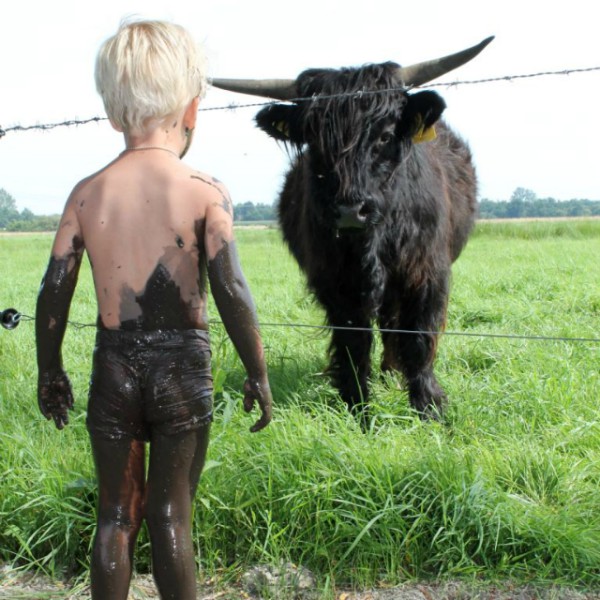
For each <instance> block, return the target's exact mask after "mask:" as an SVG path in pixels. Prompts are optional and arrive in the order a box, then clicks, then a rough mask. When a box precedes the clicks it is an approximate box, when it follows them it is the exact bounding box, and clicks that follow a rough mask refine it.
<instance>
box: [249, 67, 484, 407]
mask: <svg viewBox="0 0 600 600" xmlns="http://www.w3.org/2000/svg"><path fill="white" fill-rule="evenodd" d="M396 67H397V65H395V64H394V63H384V64H381V65H367V66H364V67H361V68H357V69H342V70H339V71H338V70H335V71H334V70H316V69H312V70H309V71H305V72H304V73H302V74H301V75H300V76H299V77H298V79H297V88H298V92H299V97H302V98H310V97H311V96H314V97H313V98H312V99H311V100H299V101H297V102H295V103H294V104H291V105H282V104H279V105H277V104H275V105H270V106H268V107H266V108H264V109H263V110H261V111H260V112H259V114H258V115H257V117H256V120H257V124H258V125H259V127H261V128H262V129H263V130H265V131H266V132H267V133H268V134H269V135H271V136H273V137H275V138H276V139H279V140H284V141H286V143H288V144H290V145H291V146H292V147H293V148H294V149H295V153H294V158H293V164H292V167H291V169H290V171H289V172H288V174H287V177H286V180H285V183H284V187H283V190H282V192H281V195H280V199H279V206H278V214H279V221H280V224H281V228H282V231H283V236H284V238H285V241H286V242H287V244H288V246H289V248H290V250H291V252H292V253H293V255H294V256H295V258H296V259H297V261H298V263H299V265H300V267H301V268H302V270H303V271H304V272H305V273H306V276H307V279H308V285H309V287H310V289H311V290H312V292H314V294H315V296H316V298H317V299H318V301H319V302H320V304H321V305H322V306H323V308H324V309H325V311H326V315H327V322H328V324H329V325H333V326H337V327H350V328H369V327H371V326H372V324H373V323H374V322H376V323H377V324H378V325H379V327H380V328H381V329H394V330H398V329H400V330H411V331H412V330H414V331H423V332H436V331H440V330H441V329H443V327H444V324H445V317H446V307H447V303H448V293H449V283H450V267H451V263H452V262H453V261H454V260H455V259H456V258H457V257H458V255H459V254H460V252H461V250H462V248H463V247H464V245H465V243H466V241H467V237H468V235H469V232H470V230H471V228H472V226H473V223H474V219H475V213H476V206H477V202H476V177H475V171H474V168H473V164H472V161H471V154H470V151H469V149H468V147H467V146H466V144H465V143H464V142H463V141H462V140H461V139H460V138H459V137H458V136H457V135H456V134H454V133H453V132H452V131H451V130H450V129H449V127H448V126H447V125H446V124H444V123H443V122H438V123H437V125H436V129H437V139H436V140H434V141H430V142H424V143H418V144H417V143H414V142H413V136H414V134H415V133H416V132H417V131H418V130H419V129H420V128H421V127H423V126H424V127H425V128H428V127H429V126H431V125H433V123H435V122H436V121H437V120H438V119H439V117H440V115H441V113H442V112H443V110H444V108H445V103H444V101H443V100H442V98H441V97H440V96H439V95H437V94H436V93H434V92H429V91H425V92H420V93H414V94H409V93H407V92H406V91H404V90H398V89H395V90H394V88H397V87H398V84H397V82H396V81H395V80H394V78H393V72H394V70H395V69H396ZM375 90H391V91H380V92H379V93H372V92H373V91H375ZM317 94H320V95H321V96H324V97H323V98H320V97H317V96H316V95H317ZM343 214H345V215H348V214H349V215H350V217H345V219H346V220H343V219H342V218H341V215H343ZM348 220H350V225H353V227H351V228H347V227H348V225H349V221H348ZM382 340H383V346H384V352H383V359H382V369H383V370H392V369H394V370H399V371H401V372H402V373H403V374H404V376H405V378H406V383H407V385H408V391H409V398H410V402H411V404H412V406H413V407H414V408H415V409H417V410H418V411H419V412H420V413H421V414H422V415H429V414H435V413H437V412H439V411H440V410H441V409H442V408H443V405H444V401H445V394H444V392H443V390H442V389H441V387H440V386H439V384H438V382H437V380H436V378H435V375H434V373H433V362H434V358H435V352H436V345H437V336H436V335H435V334H434V333H418V334H399V333H386V332H384V333H382ZM371 345H372V334H371V333H370V332H369V331H352V330H345V329H334V331H333V334H332V339H331V344H330V349H329V354H330V365H329V372H330V373H331V376H332V379H333V383H334V385H335V386H336V387H337V389H338V390H339V392H340V394H341V396H342V398H343V399H344V400H345V401H346V403H347V404H348V406H349V407H350V408H351V409H352V410H356V409H362V408H363V407H364V406H365V403H366V401H367V397H368V387H367V383H368V378H369V375H370V351H371Z"/></svg>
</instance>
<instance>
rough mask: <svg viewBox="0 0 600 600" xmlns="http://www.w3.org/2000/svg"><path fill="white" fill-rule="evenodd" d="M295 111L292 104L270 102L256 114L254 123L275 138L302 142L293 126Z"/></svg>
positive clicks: (296, 109) (294, 142) (296, 142)
mask: <svg viewBox="0 0 600 600" xmlns="http://www.w3.org/2000/svg"><path fill="white" fill-rule="evenodd" d="M297 112H298V107H297V106H295V105H293V104H270V105H269V106H267V107H265V108H263V109H262V110H261V111H260V112H259V113H258V114H257V115H256V117H255V121H256V125H257V126H258V127H259V128H260V129H262V130H263V131H264V132H265V133H266V134H268V135H270V136H271V137H272V138H275V139H276V140H280V141H282V142H291V143H293V144H302V140H301V139H300V135H299V133H298V131H297V127H296V126H295V124H296V113H297Z"/></svg>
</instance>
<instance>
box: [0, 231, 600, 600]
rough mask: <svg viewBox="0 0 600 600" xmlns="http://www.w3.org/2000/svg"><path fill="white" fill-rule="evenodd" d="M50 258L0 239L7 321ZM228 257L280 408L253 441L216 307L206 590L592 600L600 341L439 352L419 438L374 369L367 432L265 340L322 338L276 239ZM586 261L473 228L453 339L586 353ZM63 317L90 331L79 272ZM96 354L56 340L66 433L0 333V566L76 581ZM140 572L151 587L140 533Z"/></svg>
mask: <svg viewBox="0 0 600 600" xmlns="http://www.w3.org/2000/svg"><path fill="white" fill-rule="evenodd" d="M50 243H51V238H49V237H47V236H35V235H31V236H22V237H0V253H1V254H0V255H1V256H2V258H3V268H2V270H1V271H0V308H7V307H9V306H11V307H15V308H17V309H18V310H20V311H21V312H22V313H24V314H27V315H33V314H34V309H35V298H36V294H37V289H38V286H39V281H40V279H41V275H42V273H43V271H44V268H45V265H46V262H47V259H48V251H49V246H50ZM238 245H239V249H240V254H241V257H242V263H243V267H244V271H245V273H246V276H247V278H248V280H249V283H250V285H251V288H252V291H253V294H254V297H255V301H256V304H257V306H258V311H259V317H260V320H261V322H263V323H265V325H264V326H263V338H264V342H265V345H266V349H267V359H268V363H269V369H270V377H271V383H272V387H273V391H274V397H275V403H276V408H275V418H274V422H273V423H272V424H271V426H270V427H268V428H267V429H266V430H265V431H264V432H261V433H259V434H256V435H251V434H249V433H248V427H249V426H250V425H251V423H252V422H253V419H255V418H256V416H255V415H253V416H247V415H245V413H244V412H243V411H242V410H241V402H240V393H239V390H240V388H241V383H242V381H243V378H244V373H243V370H242V368H241V365H240V362H239V359H238V358H237V356H236V355H235V352H234V351H233V349H232V347H231V345H230V343H229V341H228V339H227V338H226V336H225V334H224V332H223V329H222V327H221V326H220V325H219V324H218V315H217V314H216V313H215V312H214V308H213V309H212V310H211V311H210V316H211V317H212V318H213V319H214V320H215V322H214V323H213V326H212V342H213V358H214V372H215V381H216V386H217V393H216V399H217V417H216V420H215V424H214V428H213V434H212V442H211V446H210V448H209V457H208V459H209V460H208V463H207V467H206V469H205V472H204V474H203V476H202V480H201V483H200V487H199V490H198V494H197V497H196V512H195V528H194V533H195V540H196V545H197V549H198V560H199V563H200V565H201V567H202V568H203V569H204V571H205V572H206V573H207V574H215V573H217V572H218V573H220V574H223V573H225V574H226V576H228V577H231V578H235V577H237V575H238V574H239V572H240V571H241V570H242V569H244V568H245V567H248V566H249V565H254V564H256V563H272V564H278V563H279V562H281V561H288V560H289V561H292V562H294V563H296V564H302V565H304V566H306V567H308V568H309V569H311V570H313V571H314V572H315V573H316V575H317V577H318V578H319V581H320V585H321V586H322V589H323V590H325V589H328V590H330V589H331V588H332V586H335V585H339V584H342V583H344V584H350V585H355V586H366V585H375V584H394V583H398V582H401V581H406V580H417V579H419V580H428V579H438V580H447V579H450V578H457V579H464V580H472V579H474V578H476V579H477V580H480V581H499V580H507V579H509V580H512V581H517V582H523V583H531V582H534V583H557V584H568V585H577V586H583V587H586V588H594V589H598V588H599V587H600V493H599V490H600V424H599V421H598V399H599V397H600V381H599V378H600V376H599V373H600V353H599V346H600V344H599V343H598V342H595V343H593V342H574V341H548V340H529V339H520V338H515V339H512V338H511V339H505V338H487V337H463V336H454V335H447V336H444V337H443V339H442V341H441V343H440V351H439V354H438V361H437V372H438V375H439V379H440V381H441V383H442V385H443V386H444V387H445V389H446V390H447V392H448V395H449V397H450V405H449V409H448V414H447V418H446V420H445V422H444V423H443V424H439V423H422V422H420V421H419V419H418V418H417V417H416V415H415V414H414V413H413V411H412V410H411V409H410V408H409V406H408V403H407V399H406V394H405V393H404V392H403V391H402V390H401V389H399V388H398V385H397V382H396V381H395V380H393V378H391V377H387V378H382V377H380V376H379V373H378V372H377V370H376V372H375V374H374V378H373V383H372V390H373V393H372V404H373V422H372V427H371V429H370V431H369V432H367V433H366V434H363V433H361V432H360V429H359V427H358V426H357V424H356V422H355V421H354V420H353V419H352V418H351V417H350V416H349V415H348V413H347V411H346V410H345V408H344V406H343V405H342V403H341V402H340V400H339V399H338V397H337V396H336V394H335V393H334V391H333V390H332V389H331V387H330V386H329V384H328V382H327V380H326V378H324V377H323V375H322V374H321V373H322V370H323V368H324V366H325V350H326V347H327V335H326V334H324V333H322V332H320V331H319V330H314V329H305V328H296V327H283V326H281V325H272V324H283V323H287V324H298V323H302V324H313V325H318V324H321V323H323V315H322V313H321V311H320V310H319V308H318V307H317V306H316V305H315V303H314V302H313V301H312V300H311V298H310V297H309V296H308V295H307V293H306V291H305V287H304V284H303V279H302V276H301V274H300V272H299V270H298V268H297V266H296V264H295V263H294V262H293V260H292V259H291V258H290V256H289V255H288V253H287V251H286V250H285V248H284V247H283V245H282V243H281V241H280V236H279V233H278V232H277V231H276V230H240V232H239V234H238ZM599 257H600V222H598V221H585V222H565V223H550V224H547V223H528V224H523V223H508V224H506V223H499V224H496V223H494V224H490V223H481V224H479V225H478V227H477V230H476V232H475V234H474V236H473V238H472V240H471V242H470V243H469V245H468V247H467V249H466V250H465V252H464V253H463V256H461V258H460V259H459V260H458V262H457V263H456V265H455V268H454V277H453V289H452V296H451V302H450V309H449V314H448V325H447V330H448V331H449V332H468V333H477V334H480V333H481V334H486V333H489V334H498V333H500V334H513V335H517V336H530V335H539V336H548V337H565V338H598V337H599V336H600V332H599V331H598V323H599V317H600V283H599V274H600V268H599V267H600V259H599ZM211 308H212V307H211ZM70 318H71V319H72V320H73V321H77V322H81V323H93V322H94V319H95V301H94V297H93V290H92V286H91V279H90V273H89V269H88V268H87V265H86V267H85V268H84V270H83V271H82V274H81V277H80V286H79V288H78V290H77V292H76V296H75V299H74V304H73V308H72V311H71V315H70ZM93 336H94V331H93V328H83V329H76V328H70V329H69V331H68V334H67V336H66V340H65V346H64V359H65V364H66V367H67V369H68V371H69V374H70V375H71V378H72V382H73V386H74V390H75V395H76V407H75V411H74V414H73V417H72V421H71V424H70V425H69V427H68V428H67V429H66V430H65V431H63V432H58V431H56V430H55V429H54V428H53V426H52V425H51V424H50V423H48V422H46V421H45V420H44V419H43V418H42V417H41V415H40V414H39V413H38V410H37V406H36V399H35V379H36V372H35V345H34V332H33V323H32V322H28V321H24V322H22V324H21V325H19V327H18V328H16V329H15V330H13V331H5V330H0V422H1V423H2V429H1V430H0V477H1V479H0V560H5V561H9V562H13V563H16V564H20V565H24V566H33V567H36V568H40V569H43V570H44V571H46V572H49V573H51V574H56V575H60V574H64V573H67V574H69V575H82V574H85V571H86V568H87V566H88V561H89V546H90V542H91V538H92V536H93V531H94V503H95V487H94V474H93V468H92V463H91V457H90V452H89V445H88V441H87V434H86V431H85V424H84V419H85V405H86V393H87V382H88V378H89V368H90V358H91V356H90V354H91V348H92V344H93ZM378 351H379V345H378V344H377V345H376V348H375V349H374V364H375V365H377V364H378V362H379V361H378V358H377V356H375V354H376V353H377V352H378ZM137 556H138V558H137V566H138V568H139V569H142V570H143V569H146V568H147V567H148V565H149V561H150V559H149V547H148V541H147V536H146V535H145V534H144V535H143V536H142V538H141V539H140V542H139V545H138V552H137ZM324 594H325V592H324Z"/></svg>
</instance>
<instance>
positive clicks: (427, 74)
mask: <svg viewBox="0 0 600 600" xmlns="http://www.w3.org/2000/svg"><path fill="white" fill-rule="evenodd" d="M493 39H494V36H493V35H492V36H490V37H489V38H486V39H485V40H483V41H482V42H479V44H477V45H476V46H473V47H472V48H467V49H466V50H462V51H461V52H457V53H456V54H450V55H448V56H444V57H442V58H436V59H434V60H428V61H425V62H422V63H417V64H415V65H410V66H409V67H400V68H399V69H398V71H397V77H398V79H399V80H400V81H401V82H402V84H403V85H405V86H411V85H423V84H424V83H427V82H428V81H432V80H433V79H437V78H438V77H441V76H442V75H445V74H446V73H448V72H449V71H452V70H453V69H456V68H457V67H460V66H461V65H464V64H465V63H467V62H469V61H470V60H471V59H473V58H475V57H476V56H477V55H478V54H479V53H480V52H481V51H482V50H483V49H484V48H485V47H486V46H487V45H488V44H489V43H490V42H491V41H492V40H493Z"/></svg>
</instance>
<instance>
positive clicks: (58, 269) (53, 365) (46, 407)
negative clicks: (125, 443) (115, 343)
mask: <svg viewBox="0 0 600 600" xmlns="http://www.w3.org/2000/svg"><path fill="white" fill-rule="evenodd" d="M82 252H83V240H82V239H81V238H79V237H77V236H75V237H74V238H73V240H72V242H71V250H70V251H69V252H68V253H67V254H65V255H64V256H62V257H56V256H51V257H50V261H49V263H48V268H47V269H46V273H45V275H44V278H43V279H42V283H41V286H40V292H39V295H38V302H37V307H36V318H35V331H36V349H37V363H38V369H39V372H38V404H39V408H40V410H41V412H42V414H43V415H44V416H45V417H46V418H47V419H50V418H53V419H54V422H55V424H56V427H58V429H62V428H63V427H64V426H65V425H66V424H67V423H68V422H69V417H68V410H69V409H71V408H73V402H74V400H73V393H72V390H71V384H70V382H69V378H68V377H67V374H66V373H65V372H64V370H63V367H62V356H61V352H60V348H61V345H62V340H63V337H64V334H65V330H66V327H67V319H68V317H69V305H70V303H71V298H72V297H73V293H74V291H75V286H76V285H77V276H78V274H79V266H80V265H81V256H82Z"/></svg>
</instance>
